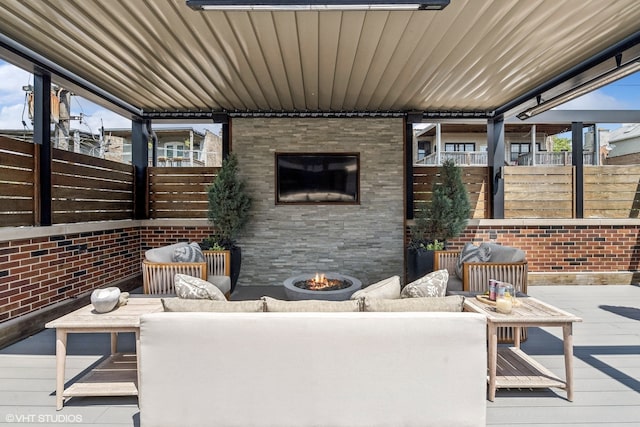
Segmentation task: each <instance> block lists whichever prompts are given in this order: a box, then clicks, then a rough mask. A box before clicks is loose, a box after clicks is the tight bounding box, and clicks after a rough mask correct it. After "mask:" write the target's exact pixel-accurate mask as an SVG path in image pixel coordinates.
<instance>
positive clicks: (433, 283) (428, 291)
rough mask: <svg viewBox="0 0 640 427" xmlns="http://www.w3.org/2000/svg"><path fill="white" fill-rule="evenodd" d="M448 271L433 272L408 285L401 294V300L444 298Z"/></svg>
mask: <svg viewBox="0 0 640 427" xmlns="http://www.w3.org/2000/svg"><path fill="white" fill-rule="evenodd" d="M448 279H449V272H448V271H447V270H438V271H433V272H431V273H429V274H426V275H424V276H422V277H421V278H419V279H418V280H414V281H413V282H411V283H409V284H407V285H406V286H405V287H404V288H403V289H402V292H401V294H400V297H401V298H421V297H443V296H445V295H446V293H447V280H448Z"/></svg>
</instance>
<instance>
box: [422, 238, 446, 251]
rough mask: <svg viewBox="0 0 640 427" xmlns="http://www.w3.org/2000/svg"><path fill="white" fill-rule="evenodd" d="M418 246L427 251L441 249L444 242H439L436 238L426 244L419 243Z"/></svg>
mask: <svg viewBox="0 0 640 427" xmlns="http://www.w3.org/2000/svg"><path fill="white" fill-rule="evenodd" d="M420 247H421V248H422V249H425V250H427V251H441V250H443V249H444V242H440V241H438V239H436V240H434V241H433V242H431V243H427V244H426V245H425V244H424V243H421V244H420Z"/></svg>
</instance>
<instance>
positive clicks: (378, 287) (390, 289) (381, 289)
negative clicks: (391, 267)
mask: <svg viewBox="0 0 640 427" xmlns="http://www.w3.org/2000/svg"><path fill="white" fill-rule="evenodd" d="M365 297H366V298H379V299H398V298H400V277H398V276H392V277H389V278H388V279H384V280H381V281H379V282H377V283H374V284H372V285H369V286H367V287H366V288H363V289H360V290H359V291H356V292H354V293H353V295H351V299H358V298H365Z"/></svg>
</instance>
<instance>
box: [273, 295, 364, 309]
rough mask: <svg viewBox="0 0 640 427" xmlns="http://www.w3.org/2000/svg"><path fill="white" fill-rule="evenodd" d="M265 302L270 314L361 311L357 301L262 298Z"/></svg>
mask: <svg viewBox="0 0 640 427" xmlns="http://www.w3.org/2000/svg"><path fill="white" fill-rule="evenodd" d="M262 300H263V301H264V302H265V310H264V311H271V312H302V311H308V312H338V311H361V310H360V301H359V300H347V301H323V300H302V301H283V300H279V299H275V298H271V297H262Z"/></svg>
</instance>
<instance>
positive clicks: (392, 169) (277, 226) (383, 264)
mask: <svg viewBox="0 0 640 427" xmlns="http://www.w3.org/2000/svg"><path fill="white" fill-rule="evenodd" d="M403 132H404V127H403V120H402V119H398V118H392V119H387V118H384V119H382V118H375V119H373V118H358V119H352V118H348V119H347V118H345V119H330V118H264V119H262V118H250V119H238V118H236V119H233V122H232V138H233V139H232V151H233V152H234V153H236V155H237V156H238V162H239V169H240V172H241V174H242V175H243V176H244V177H245V178H246V179H247V187H248V190H249V192H250V194H251V196H252V197H253V208H252V212H251V218H250V220H249V224H248V227H247V229H246V230H245V233H244V234H243V235H242V236H241V237H240V239H239V243H240V244H241V246H242V271H241V274H240V279H239V281H238V284H239V285H249V284H251V285H279V284H282V282H283V280H285V279H286V278H287V277H289V276H292V275H296V274H300V273H315V272H341V273H344V274H348V275H352V276H354V277H357V278H359V279H360V280H362V283H363V284H369V283H373V282H375V281H378V280H381V279H383V278H386V277H389V276H391V275H394V274H397V275H400V276H402V275H403V268H404V261H403V236H404V221H403V216H404V204H403V203H404V202H403V201H404V190H403V181H404V168H403V161H404V155H403V145H404V144H403ZM276 152H322V153H325V152H326V153H339V152H358V153H360V199H361V202H360V205H321V206H311V205H276V204H275V175H274V174H275V171H274V169H275V153H276Z"/></svg>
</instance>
